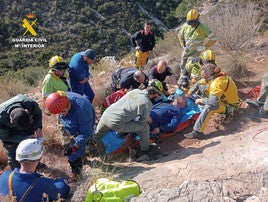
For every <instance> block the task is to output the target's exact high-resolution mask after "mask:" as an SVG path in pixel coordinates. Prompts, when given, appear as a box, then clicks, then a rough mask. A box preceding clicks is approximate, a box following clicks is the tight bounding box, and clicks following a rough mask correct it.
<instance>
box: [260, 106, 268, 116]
mask: <svg viewBox="0 0 268 202" xmlns="http://www.w3.org/2000/svg"><path fill="white" fill-rule="evenodd" d="M259 115H260V116H261V117H262V118H266V119H267V118H268V113H267V111H266V110H265V109H264V107H263V106H262V107H261V108H260V109H259Z"/></svg>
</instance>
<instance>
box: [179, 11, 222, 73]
mask: <svg viewBox="0 0 268 202" xmlns="http://www.w3.org/2000/svg"><path fill="white" fill-rule="evenodd" d="M199 16H200V15H199V12H198V11H197V10H196V9H191V10H190V11H189V12H188V13H187V16H186V23H184V24H183V25H182V27H181V29H180V31H179V34H178V38H179V42H180V45H181V47H182V48H183V52H182V55H181V65H180V69H181V73H182V72H183V70H184V68H185V65H186V63H187V61H188V59H189V58H190V57H198V56H199V55H200V53H201V52H202V51H204V50H207V49H209V48H210V47H211V46H213V45H214V44H215V42H216V41H217V37H216V35H215V34H214V33H213V32H212V31H211V30H210V28H209V27H208V26H206V25H205V24H203V23H202V22H200V21H199Z"/></svg>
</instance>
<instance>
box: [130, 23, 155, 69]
mask: <svg viewBox="0 0 268 202" xmlns="http://www.w3.org/2000/svg"><path fill="white" fill-rule="evenodd" d="M151 27H152V23H151V22H145V23H144V27H143V30H140V31H137V32H136V33H135V34H134V35H132V36H131V45H132V47H133V48H135V50H136V54H135V60H134V63H135V67H136V68H138V69H141V70H142V69H143V68H144V66H145V65H146V64H147V62H148V58H149V56H150V53H151V51H152V50H153V48H154V46H155V36H154V33H153V32H151Z"/></svg>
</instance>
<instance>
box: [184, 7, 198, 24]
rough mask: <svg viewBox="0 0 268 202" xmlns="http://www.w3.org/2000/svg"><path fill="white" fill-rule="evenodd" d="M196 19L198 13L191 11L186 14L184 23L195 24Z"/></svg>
mask: <svg viewBox="0 0 268 202" xmlns="http://www.w3.org/2000/svg"><path fill="white" fill-rule="evenodd" d="M198 18H199V13H198V11H197V10H195V9H192V10H190V11H189V12H188V13H187V16H186V21H187V23H188V24H189V25H190V24H195V23H197V22H198Z"/></svg>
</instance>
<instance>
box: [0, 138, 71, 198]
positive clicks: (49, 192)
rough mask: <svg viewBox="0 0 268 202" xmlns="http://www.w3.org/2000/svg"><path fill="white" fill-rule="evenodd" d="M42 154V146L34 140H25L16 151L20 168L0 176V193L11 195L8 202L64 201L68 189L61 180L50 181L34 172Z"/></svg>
mask: <svg viewBox="0 0 268 202" xmlns="http://www.w3.org/2000/svg"><path fill="white" fill-rule="evenodd" d="M43 153H44V148H43V145H42V144H41V143H40V142H38V141H37V140H36V139H25V140H23V141H21V142H20V144H19V145H18V148H17V150H16V160H17V161H19V162H20V168H15V170H14V171H11V170H9V171H5V172H4V173H3V174H2V175H1V176H0V193H1V194H2V195H4V196H8V194H10V193H11V194H12V196H9V197H13V199H14V198H15V200H12V199H11V198H9V199H10V201H24V202H31V201H58V199H59V197H60V198H61V199H65V198H66V197H67V196H68V194H69V191H70V187H69V186H68V184H67V183H66V181H65V180H64V179H63V178H58V179H51V178H46V177H44V176H42V175H41V174H39V173H37V172H36V167H37V165H38V162H39V161H40V159H41V158H42V155H43Z"/></svg>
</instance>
